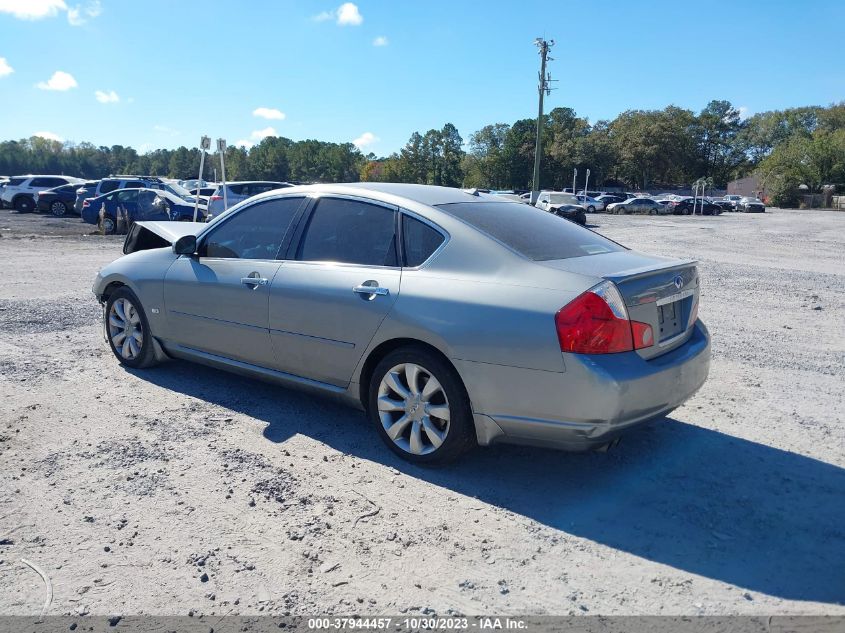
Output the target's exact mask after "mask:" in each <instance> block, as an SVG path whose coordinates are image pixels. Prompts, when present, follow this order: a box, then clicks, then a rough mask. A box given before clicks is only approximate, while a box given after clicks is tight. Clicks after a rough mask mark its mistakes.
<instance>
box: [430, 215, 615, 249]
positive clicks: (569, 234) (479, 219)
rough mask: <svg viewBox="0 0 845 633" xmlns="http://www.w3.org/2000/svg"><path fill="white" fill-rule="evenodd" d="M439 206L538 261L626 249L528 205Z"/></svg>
mask: <svg viewBox="0 0 845 633" xmlns="http://www.w3.org/2000/svg"><path fill="white" fill-rule="evenodd" d="M439 208H440V209H441V210H443V211H445V212H446V213H450V214H452V215H454V216H455V217H457V218H460V219H461V220H463V221H464V222H467V223H468V224H470V225H472V226H474V227H475V228H477V229H479V230H480V231H483V232H484V233H487V234H488V235H489V236H491V237H493V238H495V239H497V240H499V241H500V242H502V243H503V244H505V245H506V246H508V247H510V248H511V249H513V250H514V251H516V252H517V253H519V254H521V255H523V256H524V257H527V258H529V259H533V260H536V261H544V260H549V259H567V258H569V257H581V256H584V255H597V254H599V253H609V252H613V251H622V250H625V249H624V248H623V247H622V246H620V245H619V244H617V243H615V242H612V241H610V240H608V239H607V238H604V237H602V236H601V235H598V234H596V233H593V232H592V231H590V230H589V229H585V228H582V227H580V226H578V225H576V224H575V223H573V222H570V221H569V220H565V219H563V218H559V217H557V216H555V215H553V214H551V213H547V212H546V211H541V210H540V209H537V208H534V207H530V206H528V205H525V204H519V203H516V202H459V203H455V204H444V205H440V206H439Z"/></svg>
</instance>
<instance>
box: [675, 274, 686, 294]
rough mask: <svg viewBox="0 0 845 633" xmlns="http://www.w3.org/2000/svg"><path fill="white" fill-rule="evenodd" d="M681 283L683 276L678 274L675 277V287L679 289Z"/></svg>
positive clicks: (682, 282)
mask: <svg viewBox="0 0 845 633" xmlns="http://www.w3.org/2000/svg"><path fill="white" fill-rule="evenodd" d="M683 285H684V278H683V277H681V276H680V275H678V276H677V277H675V288H677V289H678V290H680V289H681V288H682V287H683Z"/></svg>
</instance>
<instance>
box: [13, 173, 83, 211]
mask: <svg viewBox="0 0 845 633" xmlns="http://www.w3.org/2000/svg"><path fill="white" fill-rule="evenodd" d="M81 182H82V180H81V179H80V178H73V177H71V176H33V175H27V176H14V177H12V178H10V179H9V182H7V183H6V184H5V185H4V186H3V193H2V194H0V202H2V205H3V207H4V208H6V207H11V208H13V209H14V210H15V211H17V212H18V213H30V212H32V211H35V194H36V193H38V192H40V191H46V190H47V189H53V188H54V187H61V186H62V185H68V184H71V183H81Z"/></svg>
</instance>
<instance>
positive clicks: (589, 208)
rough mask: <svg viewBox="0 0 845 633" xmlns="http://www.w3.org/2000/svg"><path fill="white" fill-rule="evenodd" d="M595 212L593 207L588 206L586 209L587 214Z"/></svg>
mask: <svg viewBox="0 0 845 633" xmlns="http://www.w3.org/2000/svg"><path fill="white" fill-rule="evenodd" d="M595 212H596V208H595V207H593V206H589V207H587V213H595Z"/></svg>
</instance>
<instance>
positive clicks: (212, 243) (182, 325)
mask: <svg viewBox="0 0 845 633" xmlns="http://www.w3.org/2000/svg"><path fill="white" fill-rule="evenodd" d="M304 200H305V198H303V197H302V196H300V197H289V198H273V199H265V200H261V201H258V202H257V203H256V204H253V205H249V206H247V207H245V208H243V209H241V210H240V211H238V212H237V213H235V214H234V215H232V216H231V217H228V218H226V219H224V220H221V221H220V222H219V224H218V225H216V226H215V227H214V228H213V229H211V230H210V231H208V233H206V234H204V235H203V236H202V238H201V239H200V243H199V245H198V249H197V250H198V253H197V255H195V256H191V257H189V256H185V255H183V256H181V257H180V258H179V259H177V260H176V261H175V262H174V263H173V265H172V266H171V267H170V269H169V270H168V271H167V275H166V277H165V282H164V302H165V308H166V311H167V323H168V329H169V332H170V335H169V337H168V338H169V340H172V341H173V342H174V343H177V344H179V345H182V346H184V347H188V348H191V349H196V350H200V351H203V352H207V353H210V354H214V355H217V356H223V357H225V358H230V359H234V360H238V361H242V362H246V363H250V364H252V365H259V366H262V367H271V366H272V365H273V352H272V347H271V345H270V333H269V329H268V319H267V314H268V312H267V308H268V296H269V288H270V283H271V282H272V281H273V278H274V277H275V275H276V272H277V271H278V269H279V266H280V262H279V260H278V259H277V256H278V253H279V252H280V251H281V250H283V249H284V248H285V247H286V244H287V242H286V240H287V241H289V239H290V237H289V231H290V228H291V226H292V224H293V222H294V219H295V218H296V217H297V215H298V214H299V212H300V208H301V207H302V204H303V201H304Z"/></svg>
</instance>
